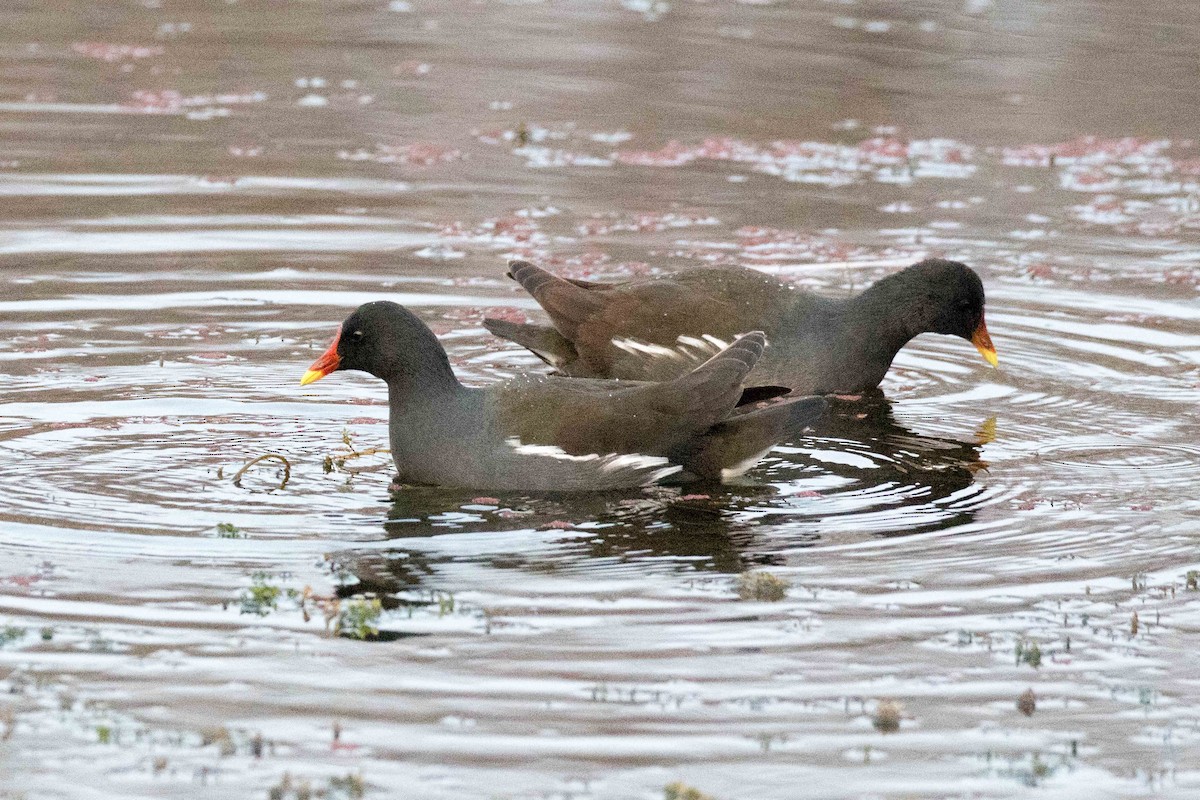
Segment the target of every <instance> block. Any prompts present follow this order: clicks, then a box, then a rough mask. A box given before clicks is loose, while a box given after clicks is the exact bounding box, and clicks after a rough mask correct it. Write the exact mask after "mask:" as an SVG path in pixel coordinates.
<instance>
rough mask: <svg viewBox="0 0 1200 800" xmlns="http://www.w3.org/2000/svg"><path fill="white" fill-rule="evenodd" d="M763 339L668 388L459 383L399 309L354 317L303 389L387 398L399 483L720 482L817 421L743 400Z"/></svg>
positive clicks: (727, 352)
mask: <svg viewBox="0 0 1200 800" xmlns="http://www.w3.org/2000/svg"><path fill="white" fill-rule="evenodd" d="M765 341H766V338H765V336H764V335H763V334H762V333H761V332H757V331H754V332H749V333H746V334H745V335H743V336H740V337H738V338H737V339H736V340H735V341H734V342H733V343H732V344H730V345H729V346H728V347H726V348H724V349H723V350H721V351H720V352H719V353H717V354H716V355H714V356H713V357H711V358H709V359H708V360H706V361H704V362H703V363H701V364H699V365H698V366H695V368H694V369H691V370H689V371H687V372H686V373H684V374H683V375H681V376H679V377H678V378H676V379H674V380H671V381H668V382H664V383H645V382H637V381H618V380H589V379H582V378H580V379H576V378H555V377H548V376H544V375H543V376H532V377H527V378H517V379H512V380H509V381H505V382H503V383H500V384H496V385H494V386H488V387H486V388H469V387H466V386H463V385H462V384H461V383H459V381H458V379H457V378H456V377H455V376H454V371H453V370H452V369H451V367H450V360H449V358H448V357H447V356H446V351H445V349H443V347H442V345H441V343H440V342H438V340H437V337H435V336H434V335H433V332H432V331H431V330H429V328H428V327H427V326H426V325H425V324H424V323H423V322H421V320H419V319H417V317H416V316H414V315H413V314H412V313H411V312H410V311H408V310H407V309H405V308H404V307H403V306H399V305H397V304H396V303H391V302H386V301H382V302H374V303H367V304H366V305H363V306H360V307H359V308H358V309H357V310H356V311H355V312H354V313H353V314H351V315H350V317H349V318H348V319H347V320H346V321H345V322H344V323H343V324H342V327H341V330H340V331H339V333H338V335H337V337H336V338H335V339H334V341H333V344H332V345H330V347H329V350H328V351H327V352H326V353H325V354H324V355H322V356H321V357H320V358H318V359H317V360H316V362H314V363H313V365H312V366H311V367H310V368H309V370H308V372H306V373H305V374H304V377H303V379H301V381H300V383H301V385H305V384H309V383H312V382H313V381H315V380H318V379H320V378H323V377H324V376H326V375H328V374H329V373H330V372H333V371H334V370H339V369H356V370H362V371H364V372H367V373H370V374H371V375H374V376H375V377H377V378H381V379H382V380H384V381H385V382H386V383H387V386H388V405H389V425H388V429H389V438H390V440H391V449H392V459H393V460H394V461H395V464H396V469H397V470H398V471H399V473H400V480H401V481H402V482H405V483H424V484H441V485H450V486H460V487H471V488H479V489H485V488H488V489H505V490H517V491H578V490H585V489H614V488H620V487H628V486H636V485H642V484H646V483H651V482H654V481H656V480H660V479H662V478H665V477H668V476H671V477H672V480H680V479H697V480H720V479H722V478H724V477H729V476H731V475H733V474H737V473H739V472H742V471H744V470H745V469H748V468H749V467H750V466H752V465H753V464H754V462H756V461H757V460H758V459H759V458H760V457H762V455H764V454H765V453H766V451H767V450H769V449H770V448H771V447H772V446H773V445H774V444H776V443H778V442H779V441H782V440H783V439H785V438H787V437H788V436H789V435H790V434H793V433H795V432H797V431H798V430H799V429H800V428H802V427H803V426H804V425H806V424H808V423H809V422H811V421H813V420H814V419H816V418H817V417H818V416H819V415H820V414H821V412H822V411H823V410H824V409H825V406H826V402H825V401H824V400H823V399H821V398H798V397H797V398H793V397H782V396H780V395H782V394H784V393H786V390H783V389H779V388H778V387H765V388H756V387H750V388H747V387H745V386H744V381H745V378H746V375H747V374H748V373H749V372H750V370H751V369H752V368H753V367H754V365H755V363H756V362H757V361H758V359H759V357H760V356H761V355H762V353H763V348H764V346H765Z"/></svg>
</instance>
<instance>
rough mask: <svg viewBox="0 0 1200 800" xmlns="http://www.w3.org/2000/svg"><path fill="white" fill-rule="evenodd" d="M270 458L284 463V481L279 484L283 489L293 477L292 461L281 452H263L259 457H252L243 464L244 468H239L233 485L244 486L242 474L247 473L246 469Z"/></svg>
mask: <svg viewBox="0 0 1200 800" xmlns="http://www.w3.org/2000/svg"><path fill="white" fill-rule="evenodd" d="M269 459H274V460H276V461H279V462H282V464H283V482H282V483H280V484H279V488H280V489H282V488H283V487H285V486H287V484H288V481H290V480H291V479H292V463H291V462H290V461H288V460H287V459H286V458H284V457H283V456H281V455H279V453H263V454H262V455H261V456H259V457H258V458H252V459H250V460H249V461H247V462H246V463H245V464H243V465H242V468H241V469H239V470H238V471H237V473H236V474H235V475H234V476H233V485H234V486H236V487H238V488H239V489H240V488H242V475H244V474H246V470H248V469H250V468H251V467H253V466H254V465H255V464H257V463H258V462H260V461H267V460H269Z"/></svg>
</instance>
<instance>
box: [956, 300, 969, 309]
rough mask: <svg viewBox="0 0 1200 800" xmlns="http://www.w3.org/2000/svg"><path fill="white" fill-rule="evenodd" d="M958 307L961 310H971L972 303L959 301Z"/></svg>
mask: <svg viewBox="0 0 1200 800" xmlns="http://www.w3.org/2000/svg"><path fill="white" fill-rule="evenodd" d="M958 307H959V308H970V307H971V301H970V300H959V301H958Z"/></svg>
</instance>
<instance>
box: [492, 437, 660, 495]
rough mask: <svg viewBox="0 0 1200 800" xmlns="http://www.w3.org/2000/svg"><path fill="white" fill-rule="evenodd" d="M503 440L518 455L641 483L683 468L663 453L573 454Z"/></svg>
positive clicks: (643, 483)
mask: <svg viewBox="0 0 1200 800" xmlns="http://www.w3.org/2000/svg"><path fill="white" fill-rule="evenodd" d="M505 443H506V444H507V445H508V446H509V447H511V448H512V449H513V452H515V453H517V454H518V455H522V456H540V457H542V458H552V459H555V460H557V461H561V462H563V465H564V467H568V466H575V467H586V468H589V469H594V470H595V471H596V473H597V474H600V475H606V476H612V477H616V476H618V475H621V474H629V475H631V476H633V475H636V476H637V479H638V482H639V483H641V484H642V485H649V484H652V483H657V482H658V481H660V480H662V479H663V478H666V477H668V476H670V475H674V474H675V473H677V472H679V471H680V470H682V469H683V467H681V466H679V465H678V464H672V463H671V461H670V459H667V458H664V457H663V456H648V455H644V454H642V453H604V454H601V453H588V454H586V455H581V456H574V455H571V454H570V453H568V452H566V451H565V450H563V449H562V448H561V447H558V446H557V445H552V444H524V443H522V442H521V440H520V439H518V438H517V437H515V436H513V437H509V438H508V439H507V440H505Z"/></svg>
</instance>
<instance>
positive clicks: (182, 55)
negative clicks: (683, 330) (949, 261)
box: [0, 0, 1200, 800]
mask: <svg viewBox="0 0 1200 800" xmlns="http://www.w3.org/2000/svg"><path fill="white" fill-rule="evenodd" d="M1085 8H1086V11H1085V10H1084V9H1085ZM0 21H3V23H4V24H3V25H0V63H2V64H3V67H4V68H3V69H2V70H0V195H2V196H3V198H4V206H3V208H4V210H3V214H2V215H0V216H2V218H0V282H2V283H3V288H4V291H3V294H2V296H0V365H2V368H0V443H2V452H3V470H0V493H2V495H3V497H4V503H3V505H2V506H0V686H2V687H3V691H0V797H5V798H7V797H8V796H9V795H12V796H14V797H31V798H32V797H38V798H41V797H66V798H76V797H89V798H91V797H113V798H118V797H119V798H125V797H130V796H134V795H136V796H146V797H159V796H164V797H165V796H172V797H211V796H214V794H213V793H214V792H216V793H217V794H219V795H220V796H239V797H240V796H247V797H249V796H258V797H263V796H266V797H282V798H288V800H291V799H292V798H299V797H301V796H306V793H307V796H322V794H323V795H324V796H326V797H355V796H359V795H360V794H365V796H367V797H390V796H397V797H421V798H426V797H428V798H447V799H449V798H454V800H461V798H467V797H470V798H474V797H479V798H491V797H496V796H504V797H512V798H547V797H571V798H581V799H582V798H593V797H594V798H609V797H613V798H641V797H647V798H648V797H657V796H662V793H663V790H664V787H665V786H667V785H668V784H671V783H673V782H675V781H683V782H684V783H686V784H688V785H692V786H696V787H697V788H699V789H701V790H703V791H704V792H705V793H707V794H710V795H712V796H713V797H716V798H722V800H730V799H731V798H740V797H754V798H776V797H778V798H788V797H793V796H795V788H794V787H795V786H797V785H804V786H805V787H806V790H807V791H808V793H809V794H810V795H812V796H814V797H816V796H819V797H830V798H843V797H844V798H858V797H865V796H872V797H897V798H899V797H906V798H907V797H930V798H932V797H944V796H947V794H954V795H956V796H957V795H959V794H964V795H966V794H969V795H971V796H979V797H988V798H1000V797H1026V796H1029V795H1030V794H1031V793H1037V794H1046V793H1049V794H1052V795H1053V796H1055V797H1058V796H1064V797H1065V796H1081V797H1082V796H1088V797H1092V796H1106V797H1125V796H1130V797H1133V796H1140V797H1189V796H1192V795H1194V794H1196V793H1197V792H1198V791H1200V773H1198V772H1197V770H1196V768H1195V764H1194V763H1193V762H1194V761H1195V759H1194V758H1193V757H1192V751H1193V750H1194V744H1195V742H1196V741H1197V737H1200V722H1198V720H1200V694H1198V692H1197V689H1196V687H1197V686H1200V674H1198V673H1197V670H1196V667H1195V666H1194V663H1193V662H1194V659H1192V658H1191V657H1190V656H1191V651H1192V649H1193V647H1192V645H1191V643H1190V641H1189V640H1188V635H1189V633H1190V632H1192V631H1194V629H1195V628H1196V626H1197V625H1198V624H1200V594H1197V591H1196V583H1197V578H1196V573H1197V572H1198V571H1200V562H1198V561H1197V559H1196V556H1195V548H1194V541H1195V533H1196V530H1197V527H1196V526H1197V522H1196V520H1197V518H1198V517H1200V499H1197V495H1196V492H1195V491H1194V487H1195V486H1196V485H1197V481H1200V445H1197V442H1198V441H1200V419H1198V418H1197V405H1196V399H1197V396H1198V395H1197V391H1198V390H1200V335H1198V333H1197V331H1198V329H1197V321H1198V320H1200V310H1198V306H1197V303H1196V291H1197V287H1198V286H1200V270H1198V265H1200V250H1198V248H1197V247H1196V245H1195V242H1194V236H1193V235H1192V234H1193V233H1194V231H1195V229H1196V227H1197V218H1198V214H1200V211H1198V209H1197V205H1196V197H1197V196H1200V168H1198V166H1197V165H1198V163H1200V151H1198V150H1197V144H1196V141H1195V131H1194V130H1193V128H1194V121H1193V119H1192V117H1193V111H1192V110H1193V109H1194V108H1195V107H1196V105H1197V103H1198V102H1200V97H1198V96H1197V94H1198V93H1200V89H1198V88H1197V84H1196V82H1195V81H1194V80H1193V72H1194V55H1195V52H1196V50H1197V45H1198V44H1200V23H1198V21H1197V20H1196V19H1195V14H1194V13H1193V8H1192V6H1191V5H1190V4H1187V3H1175V2H1168V0H1163V1H1162V2H1154V3H1151V4H1150V5H1149V6H1147V5H1145V4H1141V5H1138V6H1134V5H1122V4H1106V5H1104V6H1103V7H1093V6H1087V7H1083V6H1079V5H1078V4H1067V3H1043V4H1038V5H1036V6H1034V5H1030V4H1013V3H987V2H958V0H955V2H949V1H947V2H934V3H925V4H921V5H920V6H919V7H917V6H910V5H908V4H880V3H874V2H850V3H824V2H805V1H801V2H790V3H730V2H710V3H693V2H674V0H673V1H672V2H666V3H634V2H596V3H580V4H561V3H560V4H555V3H483V4H470V5H463V4H458V3H449V2H440V1H439V0H411V2H387V1H386V0H380V2H366V3H363V2H327V3H322V4H311V3H308V4H306V3H282V4H280V3H263V2H258V1H257V0H241V2H236V3H217V4H214V3H202V2H194V1H193V0H180V1H179V2H171V3H142V4H120V5H112V4H110V5H108V6H104V7H103V8H101V7H100V6H96V5H94V4H91V5H89V4H87V3H62V2H59V3H43V4H24V5H19V4H18V5H12V4H10V5H8V6H5V7H4V8H3V9H0ZM927 255H937V256H945V257H949V258H954V259H956V260H961V261H965V262H967V263H969V264H972V265H973V266H975V267H977V268H978V269H979V271H980V273H981V275H982V276H983V278H984V281H985V284H986V287H987V292H988V301H989V308H988V322H989V327H990V328H991V329H992V334H993V336H994V339H995V341H996V345H997V348H998V350H999V354H1000V359H1001V366H1000V369H998V370H989V369H987V368H986V367H985V366H983V365H982V364H981V363H979V361H978V357H977V355H976V354H975V353H974V351H973V350H972V349H971V348H970V346H969V345H968V344H966V343H965V342H961V341H958V340H952V339H950V338H947V337H937V336H922V337H919V338H918V339H917V340H915V341H914V342H913V343H912V344H911V345H910V346H909V347H907V348H905V349H904V350H903V351H902V352H901V354H900V357H899V358H898V359H897V361H896V364H895V366H894V368H893V370H892V372H891V373H890V374H889V376H888V378H887V380H886V381H885V382H884V384H883V387H882V389H883V391H882V393H878V394H872V395H869V396H866V397H860V398H842V399H839V400H837V401H836V402H835V403H834V406H833V410H832V412H831V414H829V415H828V416H827V417H826V418H825V419H823V420H822V421H821V422H820V424H819V425H818V426H817V427H815V428H814V429H813V430H811V431H809V432H808V433H806V435H804V436H802V437H799V438H798V439H797V440H795V441H792V442H789V443H787V444H785V445H782V446H780V447H778V448H776V449H775V450H774V451H773V452H772V453H771V454H770V455H769V456H768V457H767V458H766V459H765V460H764V462H763V463H762V464H761V465H759V466H758V467H757V468H756V469H754V470H753V471H752V472H751V473H749V474H748V475H747V476H746V478H745V479H744V480H742V481H741V482H739V483H736V484H732V485H728V486H724V487H719V488H705V489H697V488H695V487H685V488H675V487H659V488H654V489H648V490H645V491H637V492H630V493H621V494H598V495H595V496H588V497H531V496H481V495H479V494H477V493H469V492H468V493H464V492H454V491H446V490H439V489H432V488H419V487H400V488H399V490H398V491H391V490H390V487H389V478H390V475H391V474H392V470H391V468H390V465H388V464H387V461H386V457H380V456H376V457H363V458H350V459H349V460H347V456H348V455H349V454H350V453H352V452H358V451H364V450H370V449H371V448H376V447H384V446H386V441H387V427H386V414H387V407H386V404H385V394H384V392H383V387H382V385H381V384H379V383H378V382H377V381H373V380H371V379H369V378H366V377H363V376H354V375H347V376H345V377H344V378H343V379H341V380H339V381H337V382H335V383H330V384H324V383H323V384H322V385H321V386H319V387H314V388H315V389H316V390H310V389H308V388H304V389H301V388H300V387H298V386H297V385H296V384H297V381H298V379H299V376H300V374H301V373H302V372H303V369H304V367H306V366H307V365H308V364H309V363H311V362H312V360H313V359H314V358H315V356H316V355H317V354H319V353H320V352H321V350H323V349H324V347H325V346H327V344H328V341H329V338H330V336H331V335H332V333H333V331H334V330H335V328H336V326H337V324H339V321H340V320H341V319H343V318H344V316H345V314H346V311H347V309H348V308H352V307H354V306H356V305H358V304H359V303H361V302H364V301H366V300H373V299H380V298H388V299H392V300H395V301H397V302H401V303H403V304H405V305H406V306H409V307H411V308H413V309H414V311H415V313H417V314H418V315H420V316H421V317H422V319H424V320H425V321H426V322H427V323H429V324H430V326H431V327H432V328H433V329H434V330H435V332H437V334H438V335H439V336H440V337H441V338H442V340H443V341H444V342H445V344H446V346H447V349H448V351H449V353H450V356H451V359H452V360H453V361H454V364H455V369H456V370H457V371H458V372H459V374H460V375H461V376H462V377H463V378H464V380H466V381H469V382H472V383H484V382H487V381H491V380H495V379H498V378H502V377H504V376H506V375H511V374H514V373H518V372H522V371H526V370H531V369H541V365H540V363H538V362H537V361H536V360H535V359H534V358H532V357H531V356H529V355H528V354H527V353H524V352H523V351H520V350H518V349H516V348H514V347H511V346H509V345H508V344H507V343H505V342H503V341H499V340H496V339H494V338H492V337H490V336H488V335H487V334H486V332H485V331H484V330H483V328H482V324H481V323H482V320H483V318H484V317H485V316H492V317H496V316H499V317H504V318H509V319H513V320H517V321H523V320H526V319H530V320H532V319H537V318H538V314H539V312H538V309H537V307H536V304H535V303H533V301H532V300H531V299H529V298H528V297H527V296H526V295H524V293H523V292H521V291H520V290H519V288H517V287H515V286H514V285H513V284H512V283H511V282H510V281H508V280H507V279H505V278H504V275H503V272H504V269H503V265H504V263H505V260H506V259H507V258H509V257H521V258H528V259H532V260H535V261H537V262H538V263H541V264H544V265H545V266H547V267H548V268H551V269H553V270H555V271H557V272H560V273H562V274H566V275H570V276H572V277H578V278H585V279H600V280H621V279H625V278H629V277H632V276H644V275H647V274H652V273H653V272H654V271H656V270H675V269H686V268H688V267H691V266H695V265H699V264H721V263H736V264H745V265H750V266H754V267H756V268H759V269H763V270H766V271H768V272H770V273H772V274H776V275H779V276H781V277H783V278H784V279H786V280H789V281H792V282H793V283H795V284H796V285H797V286H800V287H802V288H804V289H806V290H810V291H817V292H822V293H826V294H831V295H841V294H846V293H849V292H852V291H857V290H860V289H861V288H862V287H863V286H864V285H866V284H867V283H869V282H871V281H873V280H875V279H877V278H878V277H880V276H882V275H884V274H887V273H888V272H889V271H891V270H893V269H896V268H898V267H900V266H903V265H905V264H907V263H911V262H912V261H915V260H917V259H919V258H922V257H925V256H927ZM265 453H273V454H275V455H276V456H278V458H273V459H270V460H268V461H264V462H262V463H260V464H258V465H256V466H255V467H254V468H252V469H250V470H248V471H247V472H246V473H245V475H244V476H243V478H242V479H241V480H240V481H239V483H240V486H239V485H237V484H235V483H234V482H233V480H232V478H233V476H234V475H235V473H236V472H237V471H238V470H239V468H241V467H242V466H243V465H244V464H246V463H247V462H249V461H251V460H252V459H254V458H256V457H259V456H262V455H263V454H265ZM281 459H286V461H287V464H288V468H289V480H288V482H287V485H286V486H284V487H281V485H280V484H281V483H282V472H281V464H282V461H281ZM746 571H758V572H761V571H766V572H769V573H770V574H771V575H773V576H775V578H777V579H778V580H779V581H780V582H782V583H781V584H775V585H776V586H779V585H786V589H785V591H784V598H783V599H782V600H779V601H776V602H767V601H757V600H753V599H742V597H741V596H740V595H739V587H740V586H741V584H739V582H738V578H737V576H738V575H740V574H742V573H745V572H746ZM743 593H744V592H743ZM373 600H378V601H379V604H378V607H376V606H375V605H374V604H373ZM339 626H340V627H341V630H342V631H343V633H344V634H346V635H343V636H335V635H333V631H334V629H335V628H338V627H339ZM372 626H375V627H377V628H378V630H379V634H378V636H374V635H368V637H367V638H368V640H365V641H362V640H358V639H356V638H354V637H353V634H354V633H355V632H365V633H369V632H370V630H371V628H372ZM1030 689H1032V691H1033V692H1034V696H1035V702H1034V704H1033V708H1032V714H1031V715H1028V716H1027V715H1026V713H1025V711H1024V710H1030V708H1031V707H1030V705H1029V703H1028V702H1023V703H1022V706H1021V708H1018V698H1020V697H1022V696H1023V695H1024V693H1025V692H1026V691H1027V690H1030ZM887 699H893V700H895V701H897V702H898V703H899V704H900V706H901V708H900V710H899V730H898V731H897V732H895V733H888V734H885V733H882V732H881V731H880V730H877V723H878V720H879V718H880V716H881V715H883V714H884V711H883V710H881V703H882V701H884V700H887ZM882 708H883V709H884V710H887V709H891V711H889V712H888V713H891V714H895V707H894V706H891V705H889V704H886V703H884V704H883V705H882ZM1022 709H1024V710H1022ZM880 727H887V726H886V725H882V726H880Z"/></svg>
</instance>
